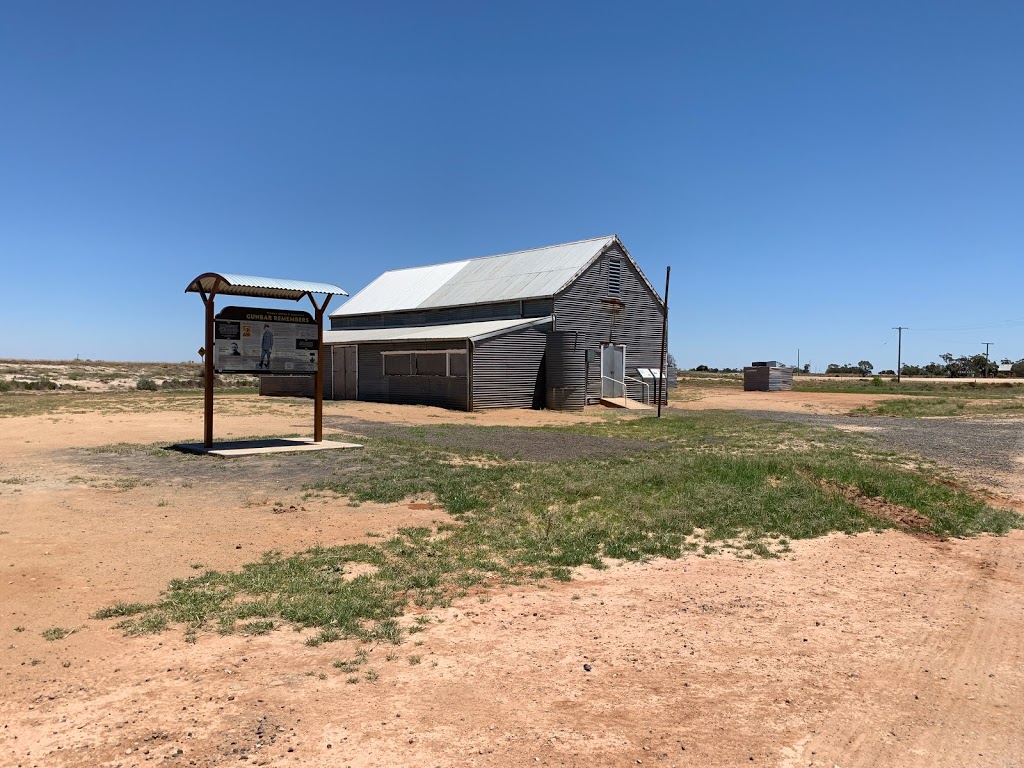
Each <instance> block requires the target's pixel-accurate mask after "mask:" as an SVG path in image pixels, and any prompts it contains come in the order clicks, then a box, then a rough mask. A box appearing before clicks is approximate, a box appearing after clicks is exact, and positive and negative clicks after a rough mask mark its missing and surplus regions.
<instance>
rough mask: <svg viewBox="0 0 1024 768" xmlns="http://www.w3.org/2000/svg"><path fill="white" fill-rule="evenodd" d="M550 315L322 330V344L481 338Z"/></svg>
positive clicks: (536, 322)
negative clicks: (407, 325) (397, 326)
mask: <svg viewBox="0 0 1024 768" xmlns="http://www.w3.org/2000/svg"><path fill="white" fill-rule="evenodd" d="M552 319H553V318H552V317H551V316H550V315H549V316H547V317H531V318H526V319H523V318H516V319H514V320H481V321H478V322H473V323H450V324H448V325H417V326H410V327H399V328H370V329H352V330H343V331H324V344H371V343H391V342H400V341H466V340H470V341H474V342H476V341H483V340H484V339H489V338H491V337H493V336H501V335H502V334H505V333H510V332H511V331H518V330H522V329H523V328H530V327H531V326H535V325H544V324H546V323H550V322H551V321H552Z"/></svg>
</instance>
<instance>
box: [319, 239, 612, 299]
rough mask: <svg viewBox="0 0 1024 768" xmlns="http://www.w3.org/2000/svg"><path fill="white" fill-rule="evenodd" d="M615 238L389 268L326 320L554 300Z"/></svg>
mask: <svg viewBox="0 0 1024 768" xmlns="http://www.w3.org/2000/svg"><path fill="white" fill-rule="evenodd" d="M615 240H616V238H615V236H614V235H609V236H607V237H598V238H594V239H593V240H580V241H579V242H575V243H564V244H562V245H550V246H547V247H544V248H534V249H531V250H528V251H516V252H515V253H503V254H498V255H496V256H484V257H481V258H476V259H468V260H464V261H453V262H449V263H446V264H435V265H433V266H429V267H413V268H411V269H396V270H391V271H389V272H385V273H384V274H383V275H381V276H380V277H378V278H377V279H376V280H374V281H373V282H372V283H370V284H369V285H368V286H366V287H365V288H364V289H363V290H361V291H359V293H357V294H356V295H355V296H353V297H352V298H351V299H349V300H348V301H347V302H345V303H344V304H343V305H342V306H340V307H339V308H338V309H336V310H334V311H333V312H332V313H331V316H332V317H339V316H343V315H365V314H373V313H377V312H398V311H402V310H410V309H429V308H436V307H453V306H463V305H467V304H487V303H490V302H496V301H517V300H521V299H533V298H540V297H545V296H554V295H555V294H556V293H558V292H559V291H560V290H561V289H562V288H564V287H565V286H566V285H568V284H569V282H570V281H572V280H573V279H574V278H575V277H576V276H577V275H579V274H580V273H581V272H582V271H583V270H584V269H585V268H586V267H587V265H589V264H590V262H591V261H593V260H594V259H595V258H596V257H597V256H598V255H599V254H600V253H601V251H603V250H604V249H605V248H607V247H608V246H609V245H610V244H611V243H613V242H615Z"/></svg>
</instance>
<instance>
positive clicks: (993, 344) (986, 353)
mask: <svg viewBox="0 0 1024 768" xmlns="http://www.w3.org/2000/svg"><path fill="white" fill-rule="evenodd" d="M981 343H982V344H984V345H985V378H986V379H987V378H988V348H989V347H993V346H995V342H994V341H983V342H981Z"/></svg>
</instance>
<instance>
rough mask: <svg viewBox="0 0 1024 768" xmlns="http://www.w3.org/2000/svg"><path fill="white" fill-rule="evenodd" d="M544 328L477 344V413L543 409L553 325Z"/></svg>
mask: <svg viewBox="0 0 1024 768" xmlns="http://www.w3.org/2000/svg"><path fill="white" fill-rule="evenodd" d="M541 328H544V330H538V329H537V327H533V328H524V329H523V330H521V331H513V332H512V333H506V334H504V335H503V336H495V337H494V338H490V339H485V340H484V341H480V342H477V344H476V346H475V348H474V351H473V360H472V365H473V410H474V411H476V410H481V409H485V408H543V407H544V402H545V392H544V382H545V373H544V351H545V349H546V347H547V337H548V334H547V333H546V331H547V330H549V328H550V326H547V325H545V326H541Z"/></svg>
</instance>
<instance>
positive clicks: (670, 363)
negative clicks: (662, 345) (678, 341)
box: [666, 352, 679, 368]
mask: <svg viewBox="0 0 1024 768" xmlns="http://www.w3.org/2000/svg"><path fill="white" fill-rule="evenodd" d="M666 362H667V363H668V367H669V368H678V367H679V366H678V365H676V356H675V355H673V354H672V353H671V352H669V353H668V355H667V356H666Z"/></svg>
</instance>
